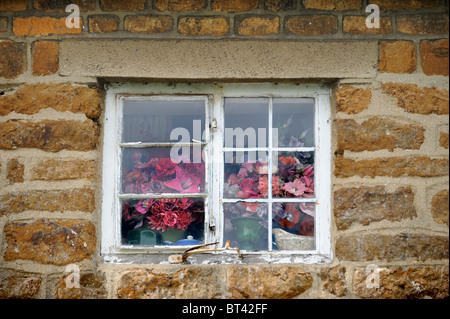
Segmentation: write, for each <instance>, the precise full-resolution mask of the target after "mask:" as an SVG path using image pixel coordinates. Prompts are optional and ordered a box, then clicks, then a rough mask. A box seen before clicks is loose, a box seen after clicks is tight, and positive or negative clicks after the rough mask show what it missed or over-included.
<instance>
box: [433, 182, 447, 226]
mask: <svg viewBox="0 0 450 319" xmlns="http://www.w3.org/2000/svg"><path fill="white" fill-rule="evenodd" d="M431 215H432V216H433V218H434V220H435V221H436V223H438V224H446V225H447V226H448V225H449V217H448V215H449V191H448V190H443V191H440V192H439V193H437V194H436V195H434V196H433V199H432V200H431Z"/></svg>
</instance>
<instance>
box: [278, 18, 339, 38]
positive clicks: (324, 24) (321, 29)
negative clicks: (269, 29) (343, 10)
mask: <svg viewBox="0 0 450 319" xmlns="http://www.w3.org/2000/svg"><path fill="white" fill-rule="evenodd" d="M337 28H338V22H337V19H336V17H334V16H329V15H317V16H292V17H289V18H287V21H286V30H287V31H288V32H289V33H292V34H297V35H318V34H334V33H336V32H337Z"/></svg>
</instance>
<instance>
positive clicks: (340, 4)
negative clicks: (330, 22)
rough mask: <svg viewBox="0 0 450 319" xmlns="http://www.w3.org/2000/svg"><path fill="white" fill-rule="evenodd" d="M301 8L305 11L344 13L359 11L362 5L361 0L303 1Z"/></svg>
mask: <svg viewBox="0 0 450 319" xmlns="http://www.w3.org/2000/svg"><path fill="white" fill-rule="evenodd" d="M303 6H304V7H305V8H306V9H316V10H331V11H344V10H358V9H361V7H362V3H361V0H348V1H341V0H303Z"/></svg>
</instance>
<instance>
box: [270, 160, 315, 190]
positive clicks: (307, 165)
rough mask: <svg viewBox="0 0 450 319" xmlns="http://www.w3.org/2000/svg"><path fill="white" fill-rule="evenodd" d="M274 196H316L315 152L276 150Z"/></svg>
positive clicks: (273, 180) (273, 178) (273, 181)
mask: <svg viewBox="0 0 450 319" xmlns="http://www.w3.org/2000/svg"><path fill="white" fill-rule="evenodd" d="M272 161H273V167H274V168H275V169H274V172H273V177H272V190H273V197H274V198H292V197H296V198H314V197H315V192H314V152H274V153H273V157H272Z"/></svg>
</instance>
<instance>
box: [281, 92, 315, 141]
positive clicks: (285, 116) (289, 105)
mask: <svg viewBox="0 0 450 319" xmlns="http://www.w3.org/2000/svg"><path fill="white" fill-rule="evenodd" d="M273 126H274V127H273V128H274V131H276V130H278V134H277V135H275V134H274V136H278V147H314V146H315V141H314V99H300V98H276V99H273ZM273 143H274V146H275V147H276V145H277V144H276V141H274V142H273Z"/></svg>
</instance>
